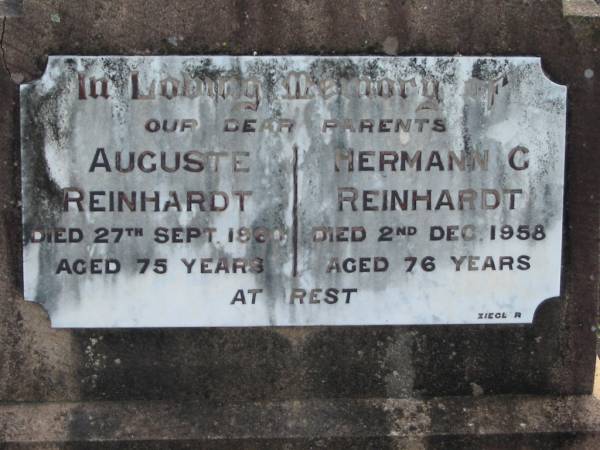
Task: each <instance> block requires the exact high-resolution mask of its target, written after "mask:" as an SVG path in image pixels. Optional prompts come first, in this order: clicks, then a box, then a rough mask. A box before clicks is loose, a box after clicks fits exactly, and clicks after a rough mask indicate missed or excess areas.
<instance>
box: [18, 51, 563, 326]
mask: <svg viewBox="0 0 600 450" xmlns="http://www.w3.org/2000/svg"><path fill="white" fill-rule="evenodd" d="M565 116H566V88H565V87H564V86H561V85H558V84H555V83H553V82H552V81H551V80H549V79H548V78H547V77H546V76H545V74H544V73H543V71H542V69H541V63H540V59H539V58H533V57H495V58H491V57H481V58H480V57H366V56H365V57H358V56H356V57H354V56H353V57H313V56H293V57H271V56H269V57H249V56H248V57H232V56H161V57H158V56H156V57H121V56H102V57H84V56H54V57H50V58H49V61H48V66H47V68H46V72H45V74H44V75H43V77H42V78H41V79H39V80H37V81H35V82H33V83H30V84H27V85H23V86H21V157H22V191H23V235H24V246H23V279H24V296H25V298H26V299H27V300H30V301H34V302H37V303H39V304H41V305H42V306H43V307H44V308H45V309H46V310H47V312H48V314H49V316H50V319H51V322H52V325H53V326H55V327H188V326H268V325H275V326H284V325H373V324H461V323H462V324H467V323H529V322H531V321H532V320H533V317H534V313H535V311H536V308H537V307H538V306H539V305H540V303H542V302H543V301H544V300H546V299H548V298H552V297H556V296H559V295H560V277H561V241H562V216H563V184H564V152H565Z"/></svg>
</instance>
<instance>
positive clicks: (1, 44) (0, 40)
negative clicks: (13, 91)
mask: <svg viewBox="0 0 600 450" xmlns="http://www.w3.org/2000/svg"><path fill="white" fill-rule="evenodd" d="M5 31H6V16H5V17H4V18H3V19H2V33H1V34H0V52H1V55H2V66H3V67H4V70H6V73H8V76H9V78H10V79H11V80H12V74H11V73H10V69H9V68H8V64H7V63H6V49H5V48H4V32H5Z"/></svg>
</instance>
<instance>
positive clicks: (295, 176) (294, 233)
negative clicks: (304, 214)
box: [292, 144, 298, 278]
mask: <svg viewBox="0 0 600 450" xmlns="http://www.w3.org/2000/svg"><path fill="white" fill-rule="evenodd" d="M292 150H293V152H294V156H293V162H292V166H293V174H292V180H293V185H294V192H293V197H294V199H293V205H292V240H293V251H294V255H293V263H292V276H293V277H294V278H296V277H297V276H298V146H297V145H296V144H294V145H293V146H292Z"/></svg>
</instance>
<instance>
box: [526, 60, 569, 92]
mask: <svg viewBox="0 0 600 450" xmlns="http://www.w3.org/2000/svg"><path fill="white" fill-rule="evenodd" d="M533 59H534V61H535V63H536V64H535V66H536V68H537V69H538V70H539V75H540V78H542V79H543V80H544V82H546V83H549V84H550V85H551V86H554V87H556V88H558V89H560V90H562V91H563V92H564V93H566V92H567V85H566V84H560V83H559V82H557V81H554V80H553V79H552V77H551V76H550V74H549V73H548V72H547V71H546V69H544V65H543V64H542V58H541V57H540V56H536V57H535V58H533Z"/></svg>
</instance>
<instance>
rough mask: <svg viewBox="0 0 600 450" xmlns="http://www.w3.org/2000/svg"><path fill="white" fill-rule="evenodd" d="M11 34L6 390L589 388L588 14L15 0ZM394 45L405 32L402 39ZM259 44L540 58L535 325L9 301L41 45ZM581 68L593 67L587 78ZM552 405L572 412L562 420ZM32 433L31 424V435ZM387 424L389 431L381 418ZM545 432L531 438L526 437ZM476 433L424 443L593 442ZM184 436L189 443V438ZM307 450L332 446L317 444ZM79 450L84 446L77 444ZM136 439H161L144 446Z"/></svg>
mask: <svg viewBox="0 0 600 450" xmlns="http://www.w3.org/2000/svg"><path fill="white" fill-rule="evenodd" d="M5 31H6V32H5V35H4V40H3V42H2V48H3V49H4V54H5V58H4V61H3V63H5V64H6V68H7V69H8V71H9V72H10V75H9V74H7V71H6V70H2V71H1V72H0V99H1V100H0V179H1V180H2V189H0V207H1V218H2V220H1V221H0V289H1V292H2V295H1V296H0V400H1V401H4V402H51V401H58V402H82V401H95V400H113V401H117V400H122V401H133V400H172V401H180V400H194V401H197V402H200V403H201V404H204V403H206V404H214V403H215V402H216V403H219V402H220V403H223V402H226V403H228V402H246V401H259V402H267V401H275V402H277V401H291V402H293V401H295V400H308V399H330V400H331V399H340V398H348V399H355V400H358V399H366V398H376V397H402V398H408V397H413V398H414V397H417V398H429V397H432V396H452V395H462V396H471V395H477V396H480V395H483V396H486V395H497V394H529V395H541V394H571V395H576V394H588V393H590V392H591V389H592V382H593V375H594V371H593V365H594V347H595V339H594V333H593V332H592V325H593V324H594V321H595V319H596V317H597V311H598V309H597V308H598V295H599V291H600V290H599V280H600V276H599V271H598V245H599V244H598V229H599V226H598V224H599V219H600V217H599V216H598V214H597V211H598V207H599V200H600V197H599V196H598V188H597V186H598V181H597V179H598V173H599V172H598V170H599V169H600V167H599V164H598V150H597V146H598V142H600V135H599V134H600V133H599V131H598V130H599V129H598V126H597V118H598V117H599V116H600V114H599V113H600V102H599V101H598V100H600V98H599V96H598V89H597V88H596V87H595V85H596V84H597V78H598V76H600V67H599V64H598V61H600V58H599V57H598V56H599V53H598V52H599V48H600V24H599V22H598V21H597V20H596V19H589V18H575V17H573V18H572V17H568V18H565V17H564V16H563V11H562V2H561V1H560V0H551V1H547V0H530V1H521V0H507V1H502V2H498V1H496V0H461V1H453V2H448V1H446V0H431V1H409V0H406V1H394V2H391V1H360V2H350V1H336V2H325V1H323V2H314V1H306V2H304V1H294V0H281V1H265V2H260V3H258V2H244V1H234V0H227V1H221V2H218V3H215V2H208V1H192V0H188V1H177V2H164V1H158V0H149V1H144V0H132V1H128V2H122V3H119V4H117V3H116V2H112V1H108V0H102V1H91V0H84V1H78V2H72V1H66V0H64V1H60V0H55V1H50V0H43V1H42V0H31V1H26V2H25V14H24V15H23V16H22V17H16V18H9V19H7V21H6V30H5ZM390 37H391V38H392V39H388V38H390ZM393 38H396V39H397V40H398V46H397V48H395V47H396V46H395V45H392V44H393V43H394V42H393ZM386 40H387V44H386ZM254 51H256V52H258V53H260V54H265V53H268V54H302V53H308V54H340V53H342V54H379V53H383V52H384V51H385V52H390V51H394V52H397V53H398V54H401V55H414V54H446V55H453V54H456V53H461V54H468V55H478V54H494V55H498V54H501V55H536V56H541V57H542V61H543V65H544V67H545V69H546V71H547V72H548V74H549V76H550V78H552V79H553V80H555V81H556V82H558V83H562V84H567V85H568V87H569V93H568V96H569V117H568V145H567V179H566V184H567V187H566V204H565V210H566V213H565V223H566V226H565V236H564V251H563V255H564V275H563V296H562V300H561V301H548V302H546V303H545V304H543V305H542V306H541V307H540V309H539V310H538V314H537V317H536V320H535V323H534V324H533V325H532V326H460V327H453V326H445V327H363V328H355V327H342V328H327V327H319V328H306V329H288V328H278V329H272V328H257V329H213V330H201V329H184V330H135V331H129V330H119V331H114V330H112V331H111V330H80V331H69V330H53V329H51V328H50V327H49V322H48V320H47V317H45V313H44V312H43V311H42V310H41V308H39V307H36V306H35V305H32V304H27V303H25V302H24V301H23V299H22V298H21V294H20V290H21V287H20V284H21V281H20V270H21V268H20V262H19V261H20V246H21V244H20V242H19V240H20V225H19V224H20V207H19V203H18V201H19V194H18V193H19V175H18V174H19V157H18V148H19V147H18V142H17V135H18V124H17V121H16V112H17V103H18V102H17V86H16V85H15V84H14V82H22V81H24V80H29V79H33V78H36V77H38V76H39V75H40V74H41V73H42V72H43V70H44V66H45V59H46V55H48V54H69V53H73V54H88V55H94V54H204V53H211V54H218V53H232V54H252V52H254ZM2 65H4V64H2ZM590 69H591V70H592V71H593V74H594V75H593V76H591V77H589V76H586V75H585V74H586V73H587V74H588V75H589V74H590V72H589V70H590ZM586 71H588V72H586ZM11 79H12V80H13V81H11ZM477 398H482V397H477ZM552 414H559V415H560V414H564V415H566V417H569V416H568V415H569V414H571V413H570V411H568V410H564V411H562V412H561V411H560V410H559V411H557V412H553V413H551V414H549V415H552ZM293 417H294V418H295V419H296V420H302V417H301V416H298V415H296V416H293ZM451 417H452V416H451V415H450V414H446V413H444V414H438V415H435V414H432V415H430V417H428V420H429V421H430V422H431V423H432V426H441V424H444V423H447V421H448V420H449V418H450V419H451ZM386 423H387V422H386ZM71 425H72V426H71V427H70V428H69V430H70V431H69V432H70V433H72V436H75V435H76V432H77V431H76V430H77V422H76V421H74V422H71ZM37 426H38V425H37V424H36V423H32V424H31V428H32V429H33V428H35V427H37ZM383 426H387V427H388V428H387V430H391V425H389V424H388V425H383ZM0 429H1V426H0ZM552 436H553V437H552ZM538 438H539V439H541V440H540V441H538V444H539V445H538V444H535V441H534V440H535V439H538ZM380 439H381V440H380V441H379V442H380V444H381V445H380V446H378V445H377V444H375V447H371V448H386V446H388V445H389V446H388V448H393V447H391V446H392V445H396V444H397V445H398V447H396V448H403V447H402V445H404V448H410V447H406V445H405V444H401V443H394V442H392V441H393V438H387V437H382V438H380ZM479 439H483V438H477V437H469V436H463V437H456V436H455V437H453V438H451V437H448V438H444V437H435V438H432V439H431V440H430V441H429V442H426V443H425V444H424V445H425V447H424V448H445V449H447V448H485V446H487V448H506V445H510V446H511V447H515V448H518V447H517V445H518V443H519V442H522V444H523V445H522V446H521V448H577V447H576V446H577V445H580V447H579V448H585V447H584V446H585V445H588V443H586V442H585V441H586V439H588V437H581V436H578V435H576V434H571V435H569V434H568V433H562V434H561V433H559V435H552V434H543V435H539V436H537V437H533V436H532V435H527V436H526V437H522V438H515V440H509V439H507V438H505V437H504V438H503V437H498V439H496V440H495V441H494V439H492V438H491V437H489V436H488V437H487V438H486V439H484V440H483V441H482V440H479ZM503 439H504V440H503ZM511 439H512V438H511ZM528 439H529V441H528ZM532 439H533V440H532ZM569 439H572V440H571V441H569ZM521 440H522V441H521ZM369 441H371V442H376V440H373V439H369ZM336 442H337V443H334V444H332V445H331V447H329V448H336V447H335V446H336V445H337V446H338V448H351V447H350V446H351V445H354V443H356V442H359V444H358V447H355V448H369V447H368V446H367V444H365V445H364V446H363V447H361V446H360V442H361V441H360V439H358V440H352V439H350V441H344V440H343V439H342V438H340V439H338V440H336ZM340 442H341V443H340ZM344 442H346V446H343V445H342V444H343V443H344ZM362 442H363V443H364V442H365V441H364V440H363V441H362ZM514 442H516V443H517V444H514ZM532 442H533V444H532ZM588 442H589V441H588ZM288 443H289V445H290V446H289V447H288V448H307V446H309V445H310V444H307V443H306V441H303V442H300V443H297V442H295V441H293V440H291V441H289V442H287V441H286V442H284V441H277V442H275V443H273V448H277V444H281V446H280V447H283V445H287V444H288ZM508 443H510V444H508ZM11 445H12V444H11ZM52 445H55V444H52ZM58 445H59V444H56V445H55V448H59V447H58ZM69 445H73V446H76V445H78V444H69ZM98 445H100V444H98ZM128 445H133V444H128ZM136 445H137V444H136ZM140 445H141V444H140ZM156 445H158V447H157V446H156ZM180 445H182V446H181V447H179V448H186V447H185V446H184V445H187V444H185V443H183V444H180ZM190 445H192V444H190ZM244 445H245V444H244ZM248 445H251V444H248ZM294 445H296V447H293V446H294ZM318 445H321V447H323V448H327V444H318ZM368 445H371V444H368ZM415 445H416V444H415ZM152 446H154V447H152ZM314 446H315V447H317V448H318V446H317V444H314ZM561 446H562V447H561ZM15 448H18V447H15ZM45 448H53V447H47V446H46V447H45ZM60 448H63V446H62V444H60ZM64 448H68V447H64ZM71 448H76V447H71ZM80 448H86V449H87V448H94V447H92V446H91V445H89V444H87V443H86V444H85V445H83V447H80ZM97 448H100V447H97ZM123 448H125V447H123ZM127 448H134V447H127ZM137 448H163V447H160V443H158V444H157V443H149V444H148V446H147V447H144V446H143V445H142V446H141V447H137ZM171 448H175V447H171ZM188 448H196V447H193V445H192V446H191V447H188ZM240 448H243V447H241V445H240ZM246 448H252V447H246ZM284 448H285V447H284ZM414 448H419V447H414ZM587 448H592V447H587Z"/></svg>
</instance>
